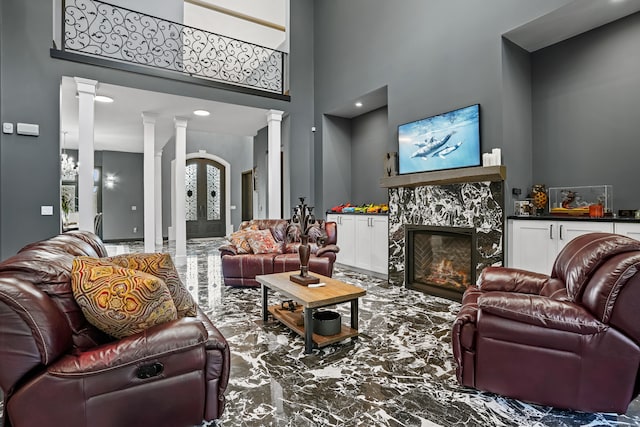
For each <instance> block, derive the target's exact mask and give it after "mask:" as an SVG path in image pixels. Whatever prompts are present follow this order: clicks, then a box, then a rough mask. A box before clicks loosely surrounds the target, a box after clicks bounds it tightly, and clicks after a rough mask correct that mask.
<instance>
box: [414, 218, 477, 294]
mask: <svg viewBox="0 0 640 427" xmlns="http://www.w3.org/2000/svg"><path fill="white" fill-rule="evenodd" d="M475 247H476V242H475V232H474V229H473V228H463V227H439V226H424V225H407V226H405V249H406V254H405V285H406V287H407V288H409V289H417V290H420V291H423V292H426V293H429V294H433V295H437V296H442V297H445V298H449V299H453V300H457V301H459V300H461V298H462V294H463V292H464V291H465V290H466V289H467V287H468V286H469V285H471V284H473V283H475V276H476V274H475V273H476V264H477V263H476V256H475V252H476V251H475Z"/></svg>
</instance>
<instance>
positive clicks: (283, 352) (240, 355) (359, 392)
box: [0, 239, 640, 427]
mask: <svg viewBox="0 0 640 427" xmlns="http://www.w3.org/2000/svg"><path fill="white" fill-rule="evenodd" d="M222 242H223V240H222V239H201V240H190V241H189V243H188V248H187V259H186V263H184V264H183V265H180V266H179V267H178V269H179V271H180V274H181V276H182V278H183V280H184V281H185V283H186V285H187V286H188V287H189V289H190V291H191V292H192V294H193V295H194V296H197V298H198V301H199V303H200V305H201V306H202V307H204V308H205V309H206V311H207V313H208V314H209V316H210V317H211V319H212V320H213V322H214V323H215V324H216V325H217V327H218V328H219V329H220V331H221V332H222V333H223V335H224V336H225V337H226V338H227V340H228V342H229V346H230V349H231V374H230V380H229V387H228V389H227V393H226V397H227V406H226V410H225V413H224V414H223V417H222V419H221V420H219V421H218V422H217V423H213V422H209V423H204V424H203V425H202V426H203V427H204V426H220V427H231V426H283V427H284V426H296V427H298V426H392V427H396V426H421V427H432V426H447V427H448V426H640V400H639V399H636V400H635V401H634V402H632V404H631V406H630V407H629V410H628V412H627V414H625V415H616V414H602V413H598V414H590V413H580V412H571V411H562V410H557V409H554V408H550V407H544V406H538V405H532V404H528V403H524V402H521V401H517V400H513V399H508V398H505V397H501V396H497V395H494V394H490V393H483V392H479V391H476V390H473V389H468V388H464V387H460V386H459V385H458V384H457V382H456V380H455V368H454V364H453V357H452V353H451V347H450V335H449V332H450V325H451V323H452V321H453V319H454V317H455V313H456V312H457V311H458V309H459V303H456V302H452V301H448V300H445V299H442V298H437V297H433V296H429V295H425V294H422V293H420V292H416V291H410V290H406V289H404V288H401V287H398V286H390V285H388V284H387V283H386V281H383V280H380V279H376V278H373V277H370V276H368V275H363V274H359V273H356V272H353V271H350V270H347V269H344V268H336V271H335V274H334V277H336V278H338V279H340V280H343V281H346V282H349V283H352V284H355V285H357V286H361V287H363V288H365V289H366V291H367V295H366V296H365V297H364V298H362V299H361V301H360V319H359V327H360V331H361V335H360V337H359V338H358V339H357V340H355V341H351V340H347V341H343V342H342V343H339V344H336V345H332V346H329V347H325V348H323V349H320V350H317V349H316V350H314V352H313V354H310V355H305V354H304V345H303V340H302V338H301V337H299V336H298V335H296V334H294V333H292V332H290V331H289V330H288V329H287V328H286V327H284V326H282V325H280V324H277V323H268V324H266V325H262V322H261V321H260V320H259V319H260V318H261V314H260V313H261V312H260V304H261V298H260V291H259V289H234V288H227V287H225V286H224V285H223V284H222V277H221V268H220V259H219V255H218V251H217V247H218V246H219V245H220V244H221V243H222ZM108 249H109V252H110V254H115V253H122V252H140V251H142V245H141V243H139V242H133V243H132V242H127V243H123V244H119V245H113V244H110V245H108ZM162 250H163V251H168V252H170V253H172V254H173V253H174V252H175V251H174V249H173V247H171V246H170V245H169V246H167V245H166V244H165V246H164V247H163V249H162ZM270 301H271V302H272V303H273V302H278V301H279V299H278V297H277V295H276V296H272V297H271V300H270ZM332 309H335V310H337V311H339V312H340V313H341V314H342V315H343V316H344V317H348V316H349V305H348V304H342V305H337V306H335V307H333V308H332ZM0 410H1V408H0Z"/></svg>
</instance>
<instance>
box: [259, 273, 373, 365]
mask: <svg viewBox="0 0 640 427" xmlns="http://www.w3.org/2000/svg"><path fill="white" fill-rule="evenodd" d="M291 274H292V273H291V272H290V271H289V272H285V273H276V274H265V275H261V276H256V280H257V281H258V282H259V283H260V284H261V285H262V320H263V321H265V322H266V321H267V320H269V313H271V315H272V316H273V317H274V318H275V319H277V320H279V321H280V322H282V323H284V324H285V325H287V326H288V327H289V328H290V329H291V330H293V331H294V332H296V333H298V334H299V335H301V336H303V337H304V352H305V353H307V354H308V353H311V351H312V350H313V347H314V345H315V346H317V347H324V346H326V345H329V344H333V343H336V342H338V341H342V340H344V339H347V338H354V337H357V336H358V298H360V297H361V296H364V295H365V294H366V293H367V292H366V291H365V290H364V289H362V288H359V287H357V286H353V285H350V284H348V283H344V282H341V281H339V280H335V279H332V278H330V277H326V276H322V275H320V274H315V273H309V274H310V275H313V276H316V277H318V278H319V279H320V283H324V284H325V285H324V286H322V287H318V288H313V287H311V288H310V287H307V286H303V285H299V284H297V283H295V282H292V281H291V280H290V279H289V276H290V275H291ZM268 289H271V290H273V291H276V292H278V293H280V294H282V295H284V296H286V297H287V298H290V299H292V300H293V301H295V302H296V303H298V304H300V305H301V306H302V310H303V317H304V324H302V325H301V324H298V322H296V321H295V316H293V315H292V314H293V313H287V312H286V310H281V309H280V308H281V307H280V305H274V306H271V307H269V305H268ZM344 302H350V303H351V327H348V326H346V325H342V328H341V331H340V333H339V334H336V335H330V336H323V335H318V334H314V333H313V317H312V316H313V311H314V310H315V309H317V308H320V307H326V306H328V305H334V304H339V303H344ZM307 325H312V327H310V328H307V327H305V326H307Z"/></svg>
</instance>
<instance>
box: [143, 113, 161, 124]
mask: <svg viewBox="0 0 640 427" xmlns="http://www.w3.org/2000/svg"><path fill="white" fill-rule="evenodd" d="M157 119H158V115H157V114H156V113H147V112H143V113H142V123H143V124H145V125H146V124H149V125H155V124H156V120H157Z"/></svg>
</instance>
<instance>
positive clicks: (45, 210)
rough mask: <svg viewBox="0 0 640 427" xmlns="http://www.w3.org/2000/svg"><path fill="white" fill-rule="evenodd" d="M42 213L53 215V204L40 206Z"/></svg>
mask: <svg viewBox="0 0 640 427" xmlns="http://www.w3.org/2000/svg"><path fill="white" fill-rule="evenodd" d="M40 215H47V216H49V215H53V206H40Z"/></svg>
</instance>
